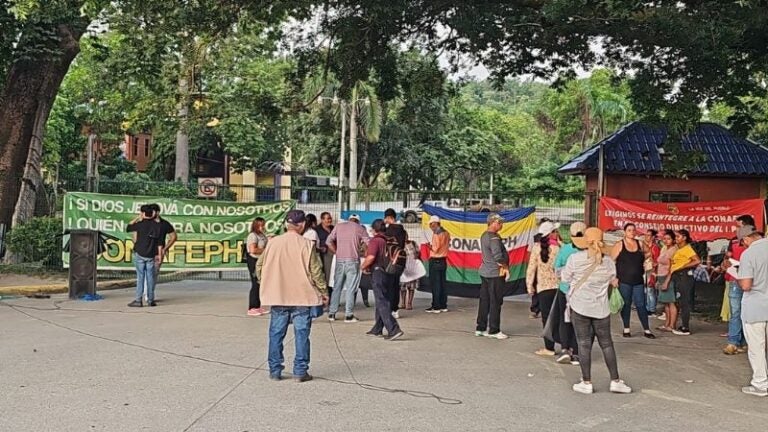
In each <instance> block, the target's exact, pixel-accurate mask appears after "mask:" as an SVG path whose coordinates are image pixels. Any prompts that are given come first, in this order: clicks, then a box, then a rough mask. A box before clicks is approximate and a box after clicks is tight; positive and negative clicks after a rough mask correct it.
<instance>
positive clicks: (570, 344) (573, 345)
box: [555, 289, 579, 355]
mask: <svg viewBox="0 0 768 432" xmlns="http://www.w3.org/2000/svg"><path fill="white" fill-rule="evenodd" d="M555 305H556V307H555V311H556V312H557V314H558V317H559V318H560V319H559V321H560V322H559V323H558V329H557V333H558V336H559V337H560V347H561V348H562V349H564V350H570V351H571V354H573V355H578V354H579V344H578V342H576V332H574V330H573V323H569V322H565V310H566V309H567V307H568V299H567V297H566V296H565V293H563V292H562V291H560V290H559V289H558V290H557V294H555Z"/></svg>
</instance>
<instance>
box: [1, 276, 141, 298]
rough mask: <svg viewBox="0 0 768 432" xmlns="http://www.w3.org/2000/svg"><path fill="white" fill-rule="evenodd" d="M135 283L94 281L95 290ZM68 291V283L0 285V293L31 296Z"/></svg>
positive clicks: (123, 286) (127, 285) (129, 281)
mask: <svg viewBox="0 0 768 432" xmlns="http://www.w3.org/2000/svg"><path fill="white" fill-rule="evenodd" d="M135 285H136V279H123V280H111V281H104V282H98V283H96V290H97V291H108V290H114V289H121V288H130V287H132V286H135ZM67 292H69V284H49V285H21V286H10V287H0V295H22V296H31V295H35V294H62V293H67Z"/></svg>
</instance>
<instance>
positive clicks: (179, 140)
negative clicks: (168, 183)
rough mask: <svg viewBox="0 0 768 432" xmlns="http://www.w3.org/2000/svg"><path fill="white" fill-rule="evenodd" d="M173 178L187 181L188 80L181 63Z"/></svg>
mask: <svg viewBox="0 0 768 432" xmlns="http://www.w3.org/2000/svg"><path fill="white" fill-rule="evenodd" d="M173 179H174V180H176V181H180V182H183V183H184V184H187V183H189V81H188V80H187V73H186V71H185V70H184V66H183V65H182V76H181V78H179V130H178V131H176V170H175V174H174V175H173Z"/></svg>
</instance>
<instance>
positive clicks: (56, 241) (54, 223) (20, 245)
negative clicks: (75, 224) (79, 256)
mask: <svg viewBox="0 0 768 432" xmlns="http://www.w3.org/2000/svg"><path fill="white" fill-rule="evenodd" d="M62 226H63V224H62V220H61V218H54V217H35V218H32V219H30V220H28V221H27V222H24V223H23V224H21V225H19V226H16V227H14V228H13V229H12V230H11V231H10V232H8V237H7V238H6V239H7V247H8V250H9V251H11V252H13V253H16V254H19V255H21V259H22V261H24V262H42V263H43V265H45V266H48V267H61V265H62V263H61V252H62V241H61V232H62Z"/></svg>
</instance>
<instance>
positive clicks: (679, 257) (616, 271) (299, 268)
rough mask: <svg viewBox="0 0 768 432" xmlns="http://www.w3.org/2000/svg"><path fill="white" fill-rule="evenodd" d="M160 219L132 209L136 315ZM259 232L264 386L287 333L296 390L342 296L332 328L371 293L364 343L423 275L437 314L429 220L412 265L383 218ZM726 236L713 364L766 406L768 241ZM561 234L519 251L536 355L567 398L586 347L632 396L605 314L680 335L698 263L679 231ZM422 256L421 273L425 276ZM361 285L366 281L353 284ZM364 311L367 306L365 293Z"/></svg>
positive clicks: (748, 225) (501, 281)
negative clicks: (741, 375) (266, 322)
mask: <svg viewBox="0 0 768 432" xmlns="http://www.w3.org/2000/svg"><path fill="white" fill-rule="evenodd" d="M159 213H160V212H159V207H158V206H156V205H145V206H142V207H141V214H140V216H138V217H137V218H135V219H134V220H133V221H131V223H130V224H129V225H128V231H129V232H132V233H133V238H134V243H135V245H134V262H135V265H136V269H137V287H136V297H135V299H134V301H133V302H131V303H130V304H129V306H131V307H141V306H143V299H142V294H143V293H144V290H145V288H146V296H147V300H146V301H147V305H148V306H155V304H156V302H155V297H154V284H155V280H156V274H157V269H158V268H159V266H160V265H161V263H162V258H163V257H164V256H165V254H166V252H167V250H168V249H169V248H170V247H171V246H172V245H173V242H175V240H176V235H175V232H174V231H173V227H172V226H171V225H170V224H169V223H168V222H167V221H165V220H164V219H162V218H161V217H160V214H159ZM503 225H504V219H503V218H502V216H500V215H499V214H497V213H490V214H489V215H488V217H487V229H486V231H485V232H484V233H483V234H482V236H481V238H480V249H481V255H482V259H481V264H480V267H479V269H478V273H479V275H480V280H481V282H480V287H479V302H478V313H477V320H476V328H475V335H476V336H478V337H488V338H492V339H497V340H503V339H507V338H508V337H509V336H507V335H506V334H504V333H503V332H502V331H501V309H502V304H503V300H504V293H505V281H506V279H507V277H508V275H509V254H508V252H507V250H506V248H505V246H504V243H503V239H502V238H501V237H500V235H499V232H500V231H501V230H502V228H503ZM264 226H265V221H264V219H262V218H256V219H255V220H254V221H253V222H252V224H251V230H250V233H249V234H248V236H247V238H246V240H245V255H246V256H245V261H246V264H247V267H248V270H249V273H250V275H251V288H250V292H249V299H248V312H247V314H248V315H250V316H259V315H264V314H267V313H269V314H270V315H271V320H270V329H269V355H268V357H269V359H268V363H269V369H270V377H271V378H272V379H275V380H280V379H282V375H281V372H282V370H283V368H284V366H283V363H284V359H283V340H284V338H285V336H286V333H287V328H288V325H289V324H290V323H292V324H293V325H294V332H295V344H296V358H295V360H294V370H293V376H294V377H295V379H297V380H298V381H301V382H304V381H308V380H311V379H312V376H311V375H310V374H309V373H308V370H309V357H310V354H309V351H310V343H309V334H310V330H311V326H312V320H313V319H316V318H319V317H322V316H323V315H324V314H325V313H327V318H328V320H329V321H330V322H335V321H336V318H337V314H338V312H339V309H340V303H341V296H342V293H344V295H345V305H344V308H345V309H344V323H355V322H358V321H359V320H358V318H357V317H356V316H355V314H354V308H355V302H356V294H357V291H358V289H359V288H362V286H361V285H368V287H370V289H371V290H372V291H373V294H374V308H375V314H374V317H375V318H374V322H373V326H372V327H371V328H370V330H368V331H367V332H366V334H367V335H369V336H371V337H378V338H383V339H385V340H388V341H394V340H397V339H399V338H401V337H402V336H403V335H404V332H403V330H402V329H401V327H400V324H399V322H398V319H399V318H400V310H412V309H413V298H414V294H415V291H416V289H417V287H418V285H419V283H420V280H421V278H423V277H425V276H428V282H429V284H430V287H431V291H432V303H431V305H430V307H429V308H427V309H426V312H428V313H434V314H439V313H444V312H448V304H447V293H446V270H447V267H448V265H447V257H448V249H449V244H450V240H451V239H450V234H449V233H448V232H447V231H446V230H445V229H443V228H442V226H441V221H440V218H439V217H437V216H432V217H431V218H430V219H429V227H430V229H431V231H432V236H431V240H430V241H429V242H428V243H426V245H425V246H426V250H427V251H428V253H429V256H428V257H422V256H421V252H420V249H419V246H418V245H417V244H416V242H414V241H413V240H412V239H409V238H408V232H407V231H406V230H405V229H404V227H403V226H402V225H400V224H399V223H398V222H397V214H396V213H395V211H394V210H393V209H387V210H386V211H385V212H384V217H383V218H382V219H376V220H375V221H374V222H373V223H372V225H371V232H370V233H369V232H368V230H366V228H365V227H364V226H363V225H362V224H361V223H360V217H359V216H358V215H355V214H353V215H351V216H350V217H349V218H348V220H344V221H340V222H339V223H338V224H337V225H334V224H333V218H332V216H331V215H330V213H327V212H326V213H322V214H321V215H320V220H319V221H318V219H317V218H316V217H315V216H314V215H313V214H305V213H304V212H303V211H301V210H291V211H290V212H288V214H287V217H286V221H285V232H284V233H283V234H280V235H278V236H274V237H270V236H267V234H266V233H265V232H264ZM736 228H737V229H736V231H735V236H734V238H733V239H732V240H731V241H730V243H729V246H728V248H727V251H726V256H725V258H724V259H723V262H722V264H720V265H719V266H717V267H716V268H710V270H711V271H712V272H715V273H717V272H722V273H725V278H726V280H727V281H728V285H727V291H726V297H727V298H728V300H729V302H728V303H729V310H728V312H729V325H728V333H727V334H726V335H725V336H727V338H728V341H727V344H726V346H725V348H724V349H723V352H724V353H725V354H728V355H735V354H740V353H748V357H749V361H750V364H751V366H752V369H753V377H752V380H751V382H750V385H749V386H745V387H743V389H742V391H743V392H744V393H747V394H751V395H755V396H768V360H767V359H766V345H768V241H766V240H765V239H764V234H763V233H762V232H759V231H757V230H756V228H755V221H754V219H753V218H752V217H751V216H748V215H744V216H741V217H739V218H738V227H736ZM568 231H569V238H570V241H564V240H563V239H562V238H561V235H560V225H559V224H558V223H555V222H553V221H549V220H542V221H541V222H540V223H539V225H538V229H537V234H536V236H535V241H534V244H533V246H532V248H531V251H530V258H529V262H528V266H527V272H526V278H525V282H526V287H527V291H528V293H529V294H530V295H531V296H532V306H531V311H532V313H535V314H537V317H538V316H540V318H541V322H542V326H543V332H542V334H543V343H544V346H543V347H542V348H540V349H538V350H537V351H536V352H535V353H536V354H537V355H540V356H546V357H556V361H557V362H558V363H565V364H567V363H570V364H573V365H579V366H580V368H581V372H582V378H581V380H580V381H579V382H578V383H576V384H574V385H573V390H574V391H576V392H579V393H586V394H589V393H592V392H593V391H594V388H593V385H592V381H591V354H592V347H593V344H594V341H595V338H596V339H597V342H598V345H599V346H600V349H601V350H602V353H603V358H604V360H605V362H606V365H607V367H608V371H609V373H610V378H611V381H610V385H609V388H610V391H611V392H615V393H629V392H631V391H632V389H631V388H630V387H629V386H628V385H627V384H626V383H624V381H623V380H622V379H621V378H620V375H619V371H618V361H617V358H616V351H615V349H614V346H613V340H612V336H611V328H610V327H611V314H612V313H618V314H620V316H621V321H622V324H623V330H622V333H621V334H622V337H625V338H630V337H632V332H631V327H630V321H631V315H632V309H635V311H636V315H637V317H638V320H639V321H640V325H641V327H642V330H643V336H644V337H646V338H648V339H655V338H656V335H655V334H654V333H653V332H652V330H651V324H650V319H651V318H658V319H660V320H662V321H663V322H664V323H663V324H661V325H660V326H658V327H656V330H658V331H660V332H669V333H672V334H674V335H679V336H688V335H690V334H691V327H690V322H691V310H692V304H693V297H694V294H693V289H694V283H695V278H696V277H697V276H696V275H697V272H699V271H701V269H702V268H703V267H705V265H704V264H703V260H702V257H701V256H700V255H699V253H697V251H696V250H695V249H694V247H693V240H692V238H691V234H690V232H689V231H687V230H685V229H679V230H676V231H673V230H664V231H663V232H661V233H658V232H656V231H654V230H649V231H648V232H645V233H639V232H638V231H637V227H636V226H635V225H634V224H631V223H629V224H627V225H626V226H624V229H623V238H622V239H621V240H619V241H617V242H616V243H615V244H614V245H613V246H612V247H610V248H608V247H607V246H606V244H605V240H604V233H603V231H601V230H600V229H598V228H595V227H587V226H586V225H585V224H584V223H582V222H576V223H573V224H571V225H570V227H569V230H568ZM641 234H642V239H640V237H641ZM169 236H170V240H169V241H166V238H167V237H169ZM422 258H424V260H425V261H427V262H428V267H429V270H428V271H427V269H426V268H425V266H424V264H423V261H422ZM709 265H710V261H709V260H708V261H707V266H709ZM708 268H709V267H708ZM705 273H706V272H705ZM363 277H366V278H367V279H368V280H367V282H366V283H363V284H361V280H362V278H363ZM366 291H367V290H366ZM363 302H364V304H365V306H366V307H369V303H368V296H367V292H365V293H364V294H363ZM265 305H266V306H269V307H270V309H269V310H267V309H265V308H264V306H265ZM385 332H386V334H385ZM557 345H559V347H560V353H559V355H558V354H557V351H556V349H555V348H556V346H557Z"/></svg>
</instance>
